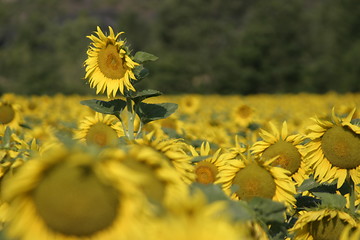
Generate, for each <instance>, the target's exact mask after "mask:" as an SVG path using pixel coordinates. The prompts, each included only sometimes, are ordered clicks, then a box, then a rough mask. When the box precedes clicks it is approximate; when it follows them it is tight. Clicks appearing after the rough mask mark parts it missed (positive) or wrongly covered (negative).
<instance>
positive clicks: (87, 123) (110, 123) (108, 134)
mask: <svg viewBox="0 0 360 240" xmlns="http://www.w3.org/2000/svg"><path fill="white" fill-rule="evenodd" d="M115 120H116V119H115V117H114V116H112V115H103V114H101V113H95V116H93V117H90V116H89V117H85V118H84V119H83V120H82V121H81V122H80V124H79V129H78V130H76V131H75V134H74V139H79V140H80V142H86V143H87V144H95V145H98V146H115V145H117V143H118V140H119V137H121V136H123V135H124V133H123V129H122V127H121V123H120V122H116V123H114V121H115Z"/></svg>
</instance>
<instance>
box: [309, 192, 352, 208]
mask: <svg viewBox="0 0 360 240" xmlns="http://www.w3.org/2000/svg"><path fill="white" fill-rule="evenodd" d="M313 194H314V195H315V196H316V197H318V198H320V200H321V205H322V206H328V207H336V208H340V209H341V208H344V207H345V206H346V198H345V197H344V196H342V195H340V194H336V193H327V192H317V193H313Z"/></svg>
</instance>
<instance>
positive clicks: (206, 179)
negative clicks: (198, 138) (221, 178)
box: [190, 142, 225, 184]
mask: <svg viewBox="0 0 360 240" xmlns="http://www.w3.org/2000/svg"><path fill="white" fill-rule="evenodd" d="M190 151H191V154H192V156H193V157H206V158H205V159H204V160H201V161H199V162H196V163H195V166H194V173H195V175H196V179H195V181H196V182H198V183H202V184H212V183H214V182H215V181H216V180H217V179H218V174H219V169H220V168H221V167H222V166H224V165H225V161H223V160H222V159H220V158H219V156H220V152H221V149H218V150H217V151H216V152H215V153H211V148H210V144H209V142H203V143H202V144H201V147H200V154H199V153H198V152H197V151H196V150H195V148H194V147H192V146H190Z"/></svg>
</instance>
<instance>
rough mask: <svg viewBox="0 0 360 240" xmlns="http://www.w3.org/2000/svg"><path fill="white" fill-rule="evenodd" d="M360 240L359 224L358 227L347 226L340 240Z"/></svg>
mask: <svg viewBox="0 0 360 240" xmlns="http://www.w3.org/2000/svg"><path fill="white" fill-rule="evenodd" d="M359 239H360V224H357V226H356V227H353V226H351V225H350V224H349V225H347V226H345V228H344V230H343V231H342V232H341V234H340V238H339V240H359Z"/></svg>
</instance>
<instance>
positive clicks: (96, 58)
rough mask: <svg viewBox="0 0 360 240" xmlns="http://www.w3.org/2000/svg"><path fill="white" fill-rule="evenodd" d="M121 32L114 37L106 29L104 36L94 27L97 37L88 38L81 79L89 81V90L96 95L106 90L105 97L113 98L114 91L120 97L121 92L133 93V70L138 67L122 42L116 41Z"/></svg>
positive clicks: (110, 29)
mask: <svg viewBox="0 0 360 240" xmlns="http://www.w3.org/2000/svg"><path fill="white" fill-rule="evenodd" d="M123 33H124V32H120V33H118V34H116V35H115V33H114V30H113V29H112V28H111V27H109V35H108V36H106V35H105V34H104V33H103V32H102V30H101V29H100V27H97V31H96V32H95V34H96V35H97V36H96V35H90V36H88V38H89V39H90V40H91V41H92V43H91V46H90V47H89V49H88V51H87V55H88V58H87V59H86V61H85V63H84V65H85V66H86V69H85V70H86V75H85V78H88V79H89V83H90V87H92V88H96V94H98V93H104V92H105V91H106V94H107V96H108V97H111V96H113V97H115V96H116V92H117V91H118V90H119V91H120V92H121V93H122V94H123V93H124V90H125V89H126V90H132V91H135V88H134V86H133V85H132V82H131V81H132V80H136V78H135V75H134V72H133V69H134V68H135V67H136V66H138V65H139V64H138V63H136V62H134V61H133V60H132V58H131V56H130V53H129V50H128V47H127V46H126V43H125V41H122V40H120V39H119V37H120V35H121V34H123Z"/></svg>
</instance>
